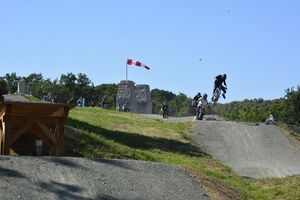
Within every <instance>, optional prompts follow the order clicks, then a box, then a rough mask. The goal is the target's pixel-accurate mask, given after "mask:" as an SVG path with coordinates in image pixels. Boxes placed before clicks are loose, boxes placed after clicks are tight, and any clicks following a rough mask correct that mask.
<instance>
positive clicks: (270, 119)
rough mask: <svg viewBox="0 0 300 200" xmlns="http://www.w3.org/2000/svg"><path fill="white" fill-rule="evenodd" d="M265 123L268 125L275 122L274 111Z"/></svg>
mask: <svg viewBox="0 0 300 200" xmlns="http://www.w3.org/2000/svg"><path fill="white" fill-rule="evenodd" d="M265 124H266V125H272V124H274V117H273V115H272V113H270V115H269V118H268V119H267V120H266V122H265Z"/></svg>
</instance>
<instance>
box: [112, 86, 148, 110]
mask: <svg viewBox="0 0 300 200" xmlns="http://www.w3.org/2000/svg"><path fill="white" fill-rule="evenodd" d="M124 104H127V106H128V107H129V112H134V113H144V114H151V113H152V101H151V95H150V87H149V85H136V86H135V83H134V82H133V81H121V82H120V84H119V89H118V93H117V99H116V106H118V107H122V106H123V105H124Z"/></svg>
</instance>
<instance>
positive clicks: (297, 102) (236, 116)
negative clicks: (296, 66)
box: [214, 86, 300, 125]
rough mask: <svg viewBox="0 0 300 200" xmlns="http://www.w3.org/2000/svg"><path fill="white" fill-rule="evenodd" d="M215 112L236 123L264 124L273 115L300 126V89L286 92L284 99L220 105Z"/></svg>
mask: <svg viewBox="0 0 300 200" xmlns="http://www.w3.org/2000/svg"><path fill="white" fill-rule="evenodd" d="M214 112H215V113H217V114H219V115H221V116H223V117H225V118H226V119H229V120H234V121H252V122H264V121H265V120H266V119H267V118H268V116H269V114H270V113H271V114H272V115H273V116H274V117H275V120H276V121H278V122H282V123H287V124H296V125H300V87H299V86H298V87H297V88H296V89H295V88H289V89H287V90H285V95H284V97H282V98H279V99H274V100H263V99H252V100H248V99H246V100H243V101H233V102H230V103H227V104H218V105H216V106H215V107H214Z"/></svg>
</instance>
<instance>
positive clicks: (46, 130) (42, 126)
mask: <svg viewBox="0 0 300 200" xmlns="http://www.w3.org/2000/svg"><path fill="white" fill-rule="evenodd" d="M35 123H36V124H37V125H38V127H39V128H40V129H42V131H43V132H44V133H45V135H46V136H47V137H48V138H49V139H50V140H51V142H52V143H53V144H55V145H57V138H56V137H54V135H53V133H51V132H50V131H49V129H48V127H47V126H45V124H43V123H42V122H41V121H40V120H38V119H36V120H35Z"/></svg>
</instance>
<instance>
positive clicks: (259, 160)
mask: <svg viewBox="0 0 300 200" xmlns="http://www.w3.org/2000/svg"><path fill="white" fill-rule="evenodd" d="M193 130H194V134H193V137H192V138H193V141H194V142H195V143H196V144H197V145H199V146H201V147H202V148H203V149H204V150H205V151H206V152H207V153H209V154H211V155H212V156H213V157H215V158H216V159H218V160H220V161H222V162H223V163H225V164H227V165H229V166H230V167H231V168H233V169H234V170H235V171H236V172H238V173H239V174H240V175H241V176H245V177H251V178H264V177H285V176H289V175H295V174H300V150H299V148H297V147H296V146H294V145H293V144H292V143H291V142H290V141H289V139H288V138H287V136H286V135H285V134H284V133H282V132H281V130H280V129H279V128H278V127H276V126H273V125H270V126H267V125H264V124H256V123H236V122H228V121H222V120H221V121H197V122H196V123H195V125H194V128H193Z"/></svg>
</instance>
